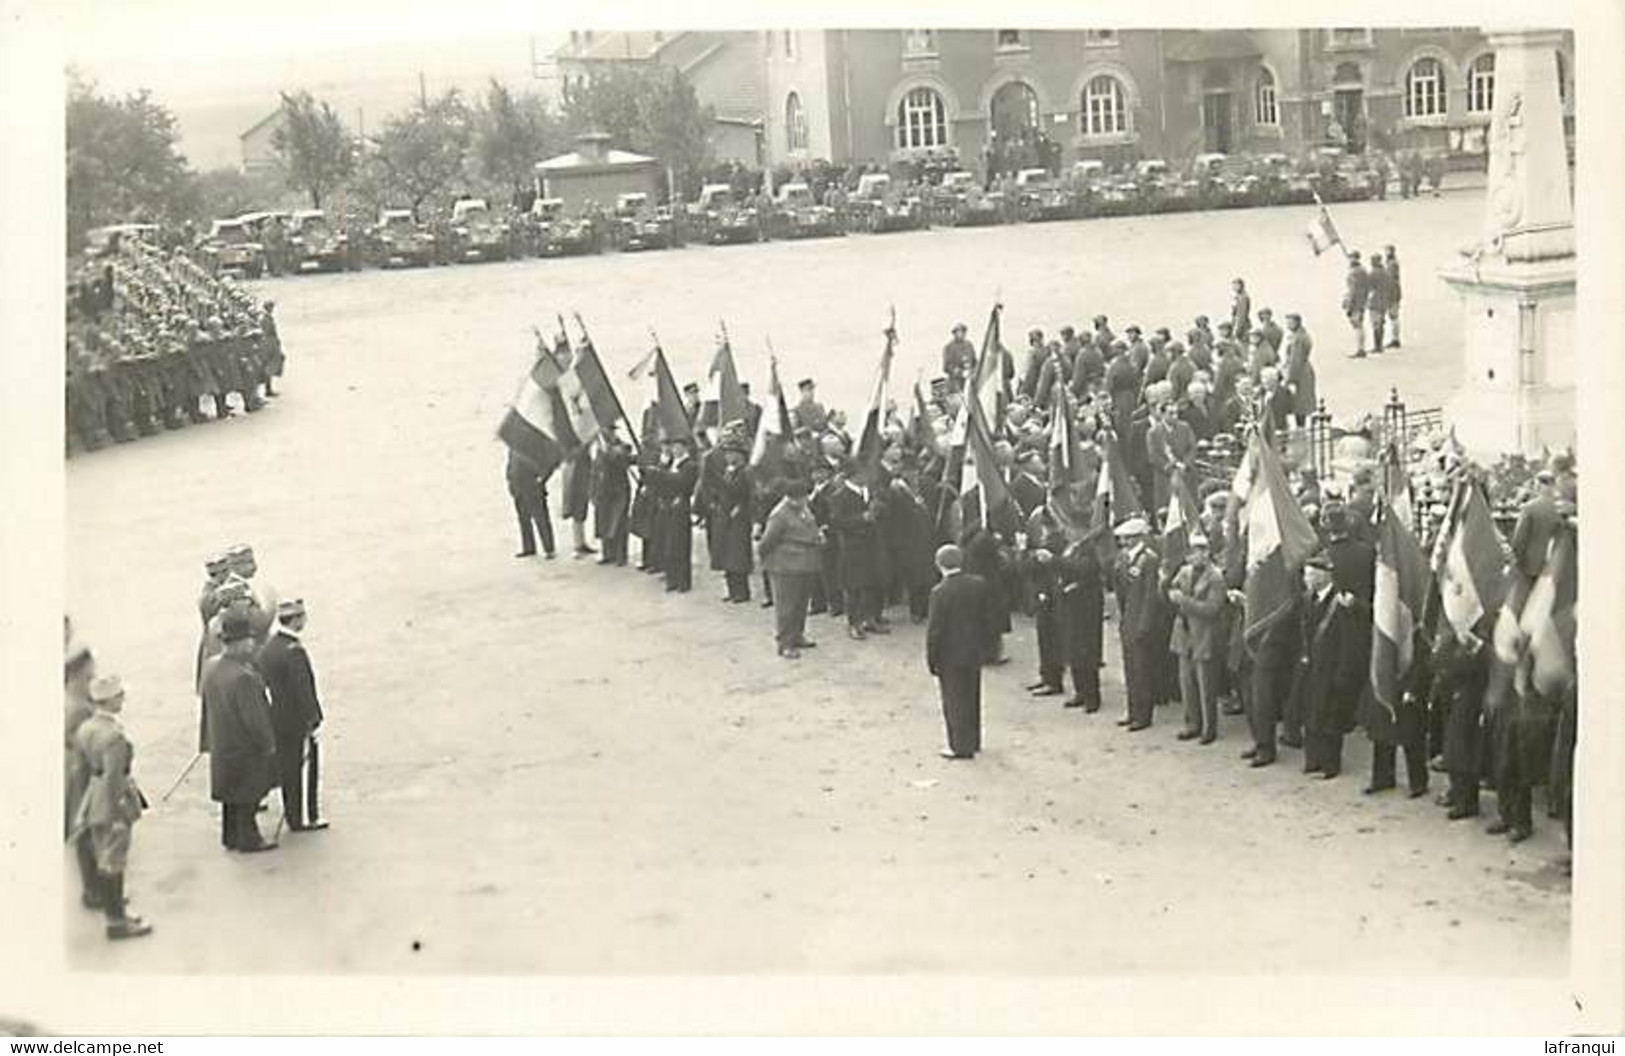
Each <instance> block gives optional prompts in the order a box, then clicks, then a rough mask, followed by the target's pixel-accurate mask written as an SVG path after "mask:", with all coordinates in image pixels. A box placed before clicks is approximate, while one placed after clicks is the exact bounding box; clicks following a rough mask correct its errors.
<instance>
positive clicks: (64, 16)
mask: <svg viewBox="0 0 1625 1056" xmlns="http://www.w3.org/2000/svg"><path fill="white" fill-rule="evenodd" d="M250 11H252V14H253V17H252V18H250V17H248V15H247V13H248V12H250ZM535 12H536V7H535V5H527V4H518V3H501V2H491V0H473V2H465V3H455V2H452V3H444V2H443V3H434V4H430V3H422V2H419V0H393V2H391V3H387V4H378V5H370V4H369V5H365V7H362V8H359V9H357V10H353V11H352V10H346V9H344V8H341V7H339V6H338V5H336V4H335V3H333V2H332V0H329V2H326V3H318V2H314V0H272V2H270V3H265V4H260V5H254V6H253V7H252V8H245V7H242V6H240V5H235V4H230V3H226V2H211V3H195V2H192V0H133V2H126V3H122V4H109V3H106V2H105V0H98V2H95V3H92V2H91V0H67V2H65V3H63V4H61V6H60V13H61V30H62V42H63V54H64V56H65V58H66V60H67V62H68V63H69V65H71V66H73V67H74V68H76V69H78V70H80V71H82V72H83V73H84V74H86V75H87V76H89V77H90V78H91V79H93V80H94V81H96V83H97V84H98V85H99V86H101V87H102V88H103V89H104V90H106V91H109V92H114V93H118V94H123V93H125V92H132V91H136V90H138V89H142V88H145V89H148V90H150V91H151V92H152V93H153V95H154V97H155V98H156V99H157V100H158V101H159V102H161V103H163V104H164V105H166V106H168V107H169V108H170V109H171V110H172V111H174V113H175V116H176V119H177V120H178V122H179V123H180V126H181V139H182V148H183V150H184V151H185V152H186V154H187V157H188V159H189V160H190V161H191V162H192V163H193V165H195V166H197V167H198V168H200V169H207V168H213V167H216V166H223V165H237V164H238V163H239V162H240V160H241V154H240V150H239V147H238V142H237V137H238V135H239V134H240V133H241V132H243V131H244V130H246V129H247V128H248V127H249V126H251V125H253V124H254V123H255V122H256V121H258V120H259V119H260V118H262V117H264V116H265V115H266V114H268V113H270V112H271V111H272V110H274V109H275V108H276V106H277V105H278V92H279V91H281V90H282V89H284V88H287V89H293V88H308V89H309V90H310V91H312V92H313V93H314V94H316V95H317V96H318V97H320V98H323V99H326V100H327V101H329V102H331V103H332V104H333V105H334V107H335V108H336V109H337V110H338V111H339V113H340V114H341V116H342V117H343V118H344V120H345V121H346V123H347V124H349V125H350V126H351V127H352V128H362V129H364V130H367V131H371V130H375V129H376V128H377V127H378V126H379V125H380V124H381V123H382V121H383V120H384V118H386V117H387V116H389V115H390V114H391V113H393V112H398V111H399V110H402V109H404V108H406V107H408V106H410V105H411V103H412V102H413V101H414V100H415V99H416V98H417V95H418V86H419V76H420V74H421V75H422V80H423V84H424V87H425V88H426V89H427V91H428V92H429V93H431V94H434V93H438V92H440V91H443V90H445V89H446V88H451V87H457V88H461V89H463V90H464V91H466V92H477V91H479V90H480V89H481V88H482V86H483V85H484V84H485V83H486V81H487V80H488V79H489V78H490V77H493V76H494V77H497V78H499V79H501V80H503V81H505V82H506V83H508V84H509V85H510V86H513V87H515V88H537V89H540V90H542V91H546V92H549V93H551V91H552V87H553V84H552V79H551V69H550V68H541V69H534V68H533V66H532V61H531V58H532V52H533V50H534V52H535V54H536V57H537V58H538V59H539V60H544V61H545V60H546V59H547V58H548V56H550V55H551V53H552V51H553V50H554V49H555V48H556V47H557V46H558V44H559V43H560V42H561V41H562V40H564V39H566V38H567V35H568V34H567V31H566V30H564V29H563V28H562V27H561V26H560V25H559V24H558V23H557V22H555V23H554V24H553V25H551V26H549V25H546V24H544V23H542V22H541V21H540V19H538V18H537V17H536V15H535Z"/></svg>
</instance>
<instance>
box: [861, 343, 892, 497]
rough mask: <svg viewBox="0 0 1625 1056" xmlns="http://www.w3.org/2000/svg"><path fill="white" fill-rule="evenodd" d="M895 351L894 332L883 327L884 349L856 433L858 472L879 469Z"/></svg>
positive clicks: (883, 445)
mask: <svg viewBox="0 0 1625 1056" xmlns="http://www.w3.org/2000/svg"><path fill="white" fill-rule="evenodd" d="M896 349H897V331H896V330H895V329H893V328H892V327H887V328H886V347H885V349H884V350H882V351H881V353H880V366H879V367H878V368H877V369H876V370H875V385H874V389H873V390H872V393H871V395H870V397H869V411H868V413H867V414H865V415H864V416H863V431H862V432H861V433H860V434H858V450H857V453H856V456H855V458H854V460H853V461H854V462H855V463H856V466H855V468H856V470H857V471H858V472H860V473H861V472H873V471H874V470H877V469H878V468H879V467H880V455H881V451H882V450H883V449H884V447H885V444H884V442H883V438H882V431H883V430H884V428H885V424H886V399H887V392H888V389H889V388H890V385H891V364H892V357H893V356H894V355H895V353H896Z"/></svg>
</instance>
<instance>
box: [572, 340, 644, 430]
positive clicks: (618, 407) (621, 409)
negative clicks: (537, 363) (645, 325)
mask: <svg viewBox="0 0 1625 1056" xmlns="http://www.w3.org/2000/svg"><path fill="white" fill-rule="evenodd" d="M570 314H571V315H573V316H574V317H575V321H576V325H577V326H579V327H580V328H581V343H582V344H584V345H586V346H587V347H588V348H590V349H592V354H593V358H594V359H597V358H598V346H597V345H596V344H594V343H593V339H592V335H591V334H590V333H588V332H587V323H586V321H585V320H583V319H582V318H581V313H580V312H572V313H570ZM559 328H560V329H561V330H562V329H563V328H564V317H563V316H562V315H561V316H559ZM566 340H568V335H566ZM598 371H599V373H601V374H602V375H603V376H604V383H605V384H606V385H608V386H609V398H610V399H612V400H614V401H615V413H617V414H619V415H620V416H621V417H620V420H621V421H623V422H625V423H626V432H627V438H628V440H629V441H630V442H631V444H632V454H634V455H636V456H637V457H639V458H642V457H643V448H642V446H641V445H640V444H639V443H638V431H637V429H636V428H634V427H633V425H632V419H631V418H629V417H627V414H626V407H625V406H624V405H622V403H621V397H620V394H619V393H617V392H616V391H615V386H614V385H613V384H612V383H610V380H609V371H607V370H605V369H604V361H603V360H602V359H598Z"/></svg>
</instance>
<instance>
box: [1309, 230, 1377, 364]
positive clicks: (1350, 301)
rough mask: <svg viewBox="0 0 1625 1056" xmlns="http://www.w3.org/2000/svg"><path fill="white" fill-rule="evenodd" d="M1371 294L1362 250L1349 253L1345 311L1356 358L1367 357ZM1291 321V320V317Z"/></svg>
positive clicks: (1345, 283)
mask: <svg viewBox="0 0 1625 1056" xmlns="http://www.w3.org/2000/svg"><path fill="white" fill-rule="evenodd" d="M1370 296H1371V276H1370V275H1369V274H1368V273H1367V272H1366V270H1365V266H1364V265H1363V264H1361V263H1360V252H1359V250H1355V251H1354V252H1352V253H1350V254H1349V270H1348V273H1347V275H1346V276H1345V278H1344V282H1343V312H1344V314H1345V315H1347V316H1348V320H1349V326H1351V327H1353V328H1354V351H1353V352H1352V353H1350V355H1351V356H1352V357H1353V358H1354V359H1364V358H1365V311H1366V302H1367V301H1368V300H1369V298H1370ZM1288 318H1289V321H1290V317H1288Z"/></svg>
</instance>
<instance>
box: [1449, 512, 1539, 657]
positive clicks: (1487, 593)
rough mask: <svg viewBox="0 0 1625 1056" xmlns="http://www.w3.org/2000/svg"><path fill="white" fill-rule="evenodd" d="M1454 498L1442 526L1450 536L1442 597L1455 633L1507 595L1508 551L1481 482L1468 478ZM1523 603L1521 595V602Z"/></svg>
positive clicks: (1475, 622) (1460, 634)
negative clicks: (1450, 513)
mask: <svg viewBox="0 0 1625 1056" xmlns="http://www.w3.org/2000/svg"><path fill="white" fill-rule="evenodd" d="M1458 488H1459V492H1460V494H1459V496H1458V497H1457V499H1456V501H1455V502H1454V503H1452V515H1453V519H1452V520H1451V522H1449V523H1448V524H1447V525H1446V526H1445V527H1444V528H1442V529H1441V530H1440V534H1441V535H1442V536H1446V535H1447V536H1448V539H1447V541H1446V542H1445V544H1444V548H1443V549H1444V554H1443V560H1442V561H1441V562H1440V565H1439V571H1438V577H1439V602H1440V605H1441V607H1442V608H1443V610H1444V617H1445V619H1446V620H1449V621H1450V626H1451V629H1452V630H1454V631H1455V632H1456V636H1457V637H1458V638H1459V637H1465V636H1466V635H1467V633H1468V632H1471V631H1473V630H1474V628H1475V627H1476V626H1477V625H1478V622H1479V621H1480V620H1482V619H1483V618H1484V616H1485V615H1486V614H1488V613H1491V612H1495V611H1496V610H1497V609H1498V608H1500V606H1501V602H1502V600H1503V599H1504V598H1505V597H1506V593H1507V582H1506V577H1505V576H1504V574H1503V569H1504V567H1505V565H1506V556H1505V554H1504V552H1503V550H1502V546H1501V540H1500V537H1499V536H1497V535H1496V532H1495V521H1494V519H1493V518H1492V517H1491V516H1490V508H1489V504H1488V503H1487V502H1485V500H1484V493H1483V491H1482V490H1481V489H1480V488H1479V486H1478V485H1477V484H1476V483H1474V482H1472V481H1467V480H1464V481H1462V482H1461V484H1460V485H1458ZM1519 603H1520V604H1521V599H1520V601H1519Z"/></svg>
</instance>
